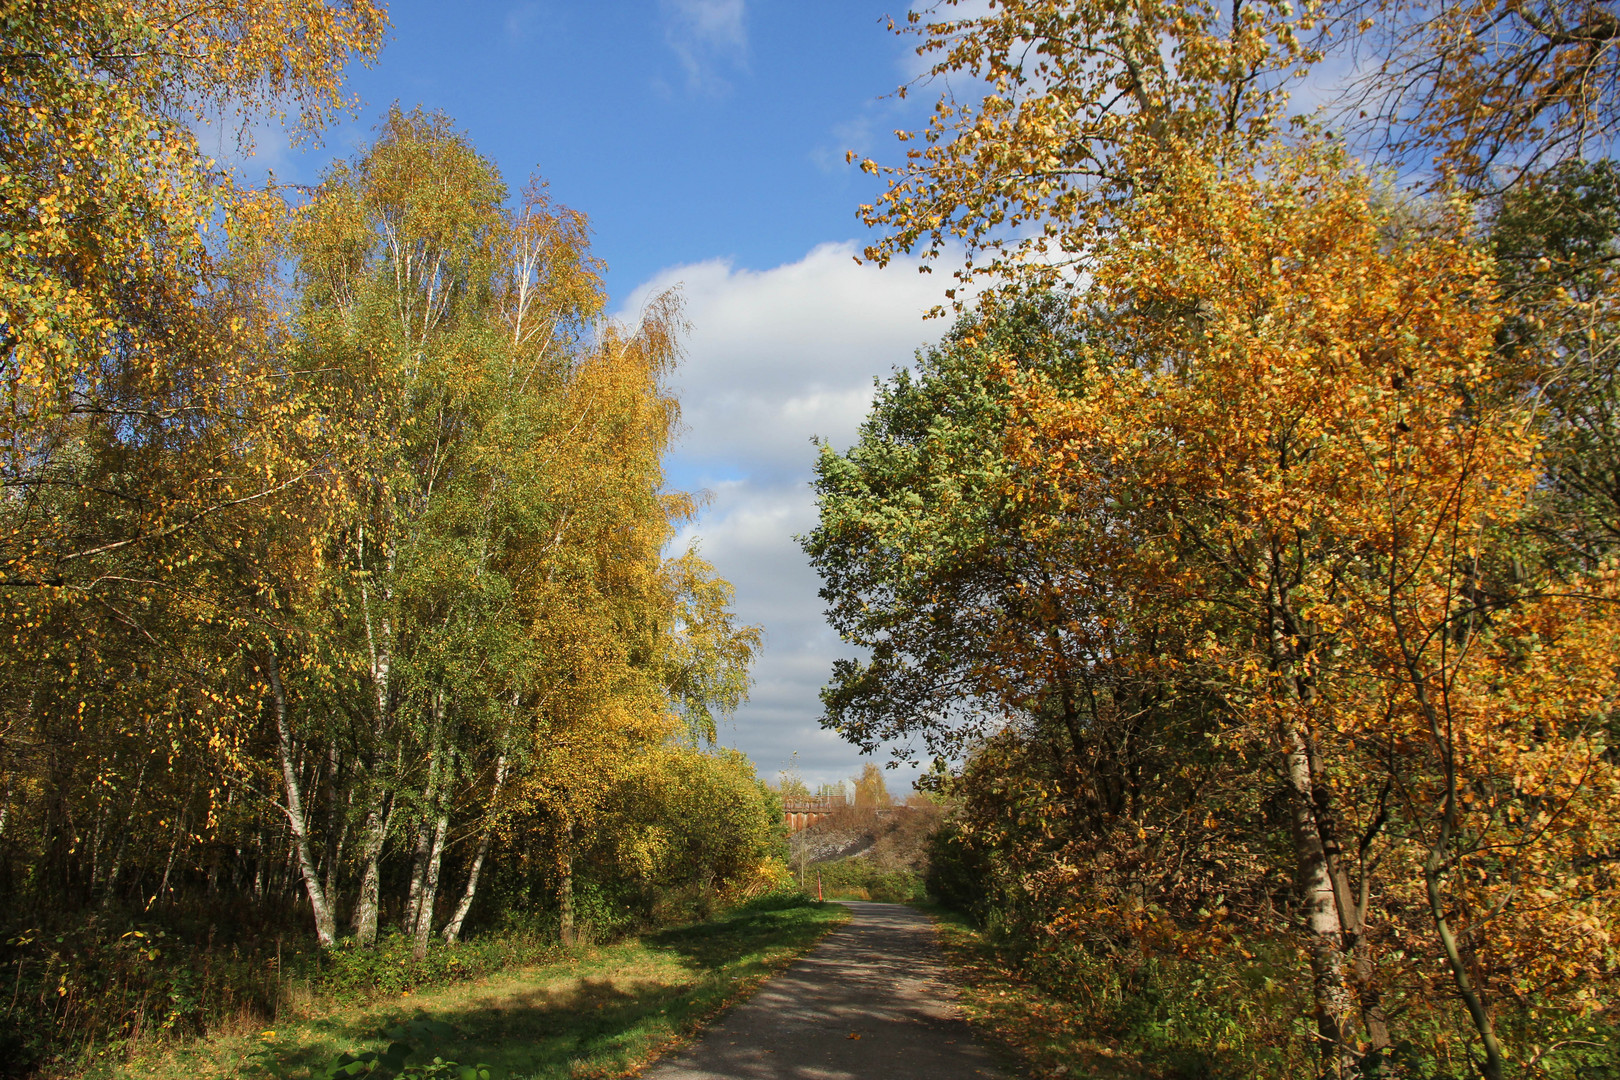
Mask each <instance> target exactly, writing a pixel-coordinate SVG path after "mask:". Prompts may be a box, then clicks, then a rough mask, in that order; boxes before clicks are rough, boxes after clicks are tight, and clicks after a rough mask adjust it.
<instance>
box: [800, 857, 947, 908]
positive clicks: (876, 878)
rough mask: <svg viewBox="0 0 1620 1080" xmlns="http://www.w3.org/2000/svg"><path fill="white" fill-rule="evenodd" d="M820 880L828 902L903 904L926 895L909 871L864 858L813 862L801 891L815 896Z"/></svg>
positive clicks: (921, 882) (912, 873)
mask: <svg viewBox="0 0 1620 1080" xmlns="http://www.w3.org/2000/svg"><path fill="white" fill-rule="evenodd" d="M818 878H819V879H820V881H821V888H822V895H824V896H825V897H826V898H827V899H828V900H880V901H882V902H884V903H888V904H905V903H910V902H912V901H916V900H921V899H923V897H924V896H925V895H926V890H925V889H924V888H923V880H922V878H921V877H920V876H919V875H918V874H916V873H914V872H912V871H910V870H897V869H888V868H885V867H882V866H880V865H879V864H877V863H875V862H873V861H872V860H871V859H868V858H860V857H852V858H848V859H830V860H828V861H827V862H822V863H816V864H814V866H812V867H811V868H810V870H809V871H808V872H807V873H806V874H805V883H804V888H805V891H806V892H807V893H809V894H811V895H814V894H815V890H816V881H817V879H818Z"/></svg>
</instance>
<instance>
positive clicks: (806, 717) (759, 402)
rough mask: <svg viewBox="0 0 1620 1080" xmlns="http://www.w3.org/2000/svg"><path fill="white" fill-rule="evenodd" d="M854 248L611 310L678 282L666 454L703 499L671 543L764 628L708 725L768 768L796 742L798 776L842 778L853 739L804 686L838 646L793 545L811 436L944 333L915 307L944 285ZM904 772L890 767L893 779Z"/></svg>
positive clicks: (834, 424) (853, 419)
mask: <svg viewBox="0 0 1620 1080" xmlns="http://www.w3.org/2000/svg"><path fill="white" fill-rule="evenodd" d="M855 253H856V246H855V245H854V244H847V243H846V244H825V245H822V246H820V247H818V248H816V249H815V250H813V251H811V252H810V253H809V254H807V255H806V256H805V257H804V258H802V259H800V260H799V261H797V262H794V263H789V264H786V265H784V266H778V267H776V268H774V269H771V270H763V271H759V270H748V269H741V268H738V267H736V266H734V265H732V264H731V263H730V262H727V261H722V260H717V261H710V262H704V263H697V264H693V265H689V266H680V267H674V268H671V269H669V270H665V271H663V272H661V273H659V274H657V275H655V276H654V277H653V279H652V280H650V281H648V282H646V283H645V284H643V285H642V286H640V287H639V288H638V289H637V290H636V291H635V292H634V293H633V294H632V295H631V296H630V297H629V298H628V300H627V301H626V303H625V304H624V306H623V308H622V310H621V318H633V317H634V316H635V314H636V313H637V312H638V311H639V310H640V309H641V307H642V305H644V304H645V303H646V301H647V299H648V297H650V296H652V295H654V294H656V293H658V292H661V291H662V290H664V289H666V288H669V287H671V286H674V285H677V284H680V285H681V286H682V289H683V292H684V295H685V299H686V314H687V318H688V319H689V320H690V322H691V324H692V332H691V335H690V337H689V339H688V341H687V350H686V352H687V356H686V360H685V362H684V363H683V364H682V367H681V370H680V372H679V373H678V375H677V377H676V379H675V384H676V388H677V389H678V390H679V392H680V395H681V404H682V415H683V418H684V420H685V423H686V426H687V432H686V434H685V436H684V437H683V439H682V440H681V443H680V445H679V446H678V447H677V449H676V451H675V453H674V454H673V455H672V456H671V460H670V471H671V474H672V479H673V481H674V482H675V483H677V484H684V485H688V486H701V487H707V488H709V489H710V490H711V491H712V492H713V501H712V502H711V504H710V505H709V508H708V509H707V510H706V511H705V512H704V514H703V516H702V518H701V519H700V520H699V521H698V522H697V523H696V524H694V525H692V526H690V527H688V528H687V529H686V530H685V532H684V533H683V535H682V536H681V537H680V538H679V539H678V541H677V542H678V543H679V544H682V545H684V544H685V543H686V542H688V541H691V540H696V541H697V542H698V543H699V544H700V545H701V550H702V552H703V554H704V555H705V557H707V558H708V559H709V560H710V561H711V562H713V563H714V564H715V566H716V567H717V568H718V569H719V571H720V573H721V574H722V575H724V576H725V577H727V578H728V579H730V581H731V582H732V584H733V585H735V586H736V588H737V609H738V612H739V614H740V615H741V616H742V618H743V619H744V620H746V621H748V622H752V623H758V624H760V625H763V626H764V627H765V631H766V635H767V641H766V647H765V651H764V654H763V655H762V656H761V658H760V661H759V663H758V665H757V666H756V668H755V678H756V682H755V687H754V692H753V696H752V698H751V699H750V701H749V703H748V704H747V705H745V706H744V707H743V709H742V710H741V711H740V712H739V713H738V714H737V717H736V719H735V720H734V721H733V722H732V723H731V724H729V725H727V726H726V727H725V728H724V729H723V730H722V740H723V741H725V742H726V743H728V744H729V745H734V746H737V747H739V748H740V749H742V750H744V751H746V752H747V753H748V754H749V755H750V756H751V757H753V759H754V761H755V763H756V764H757V765H758V766H759V769H760V772H761V773H762V774H763V775H766V776H773V775H774V774H775V773H776V771H777V770H778V769H780V768H782V767H783V766H784V765H785V764H787V762H788V761H789V759H790V758H791V756H792V755H793V753H794V752H795V751H797V752H798V755H799V757H798V764H799V768H800V770H801V772H802V773H803V775H804V777H805V779H806V781H807V782H809V783H811V784H816V783H821V782H824V781H825V782H831V781H836V780H840V779H842V778H844V777H847V776H852V775H854V774H855V773H856V772H857V771H859V767H860V760H859V757H858V756H857V754H856V752H855V748H854V747H852V746H850V745H849V744H847V743H844V742H843V741H841V740H840V739H838V737H837V736H836V735H833V734H832V733H831V732H827V731H823V730H821V728H820V726H819V724H818V722H817V721H818V719H819V717H820V715H821V706H820V701H819V700H818V697H817V692H818V691H819V690H820V688H821V686H822V684H823V683H824V682H825V681H826V678H827V675H828V673H829V672H830V670H831V667H832V661H833V658H834V657H836V656H839V655H848V652H849V650H848V647H847V646H844V645H843V644H842V643H841V642H839V641H838V639H837V636H836V635H835V634H833V633H832V631H831V630H830V629H828V627H827V625H826V623H825V622H824V621H823V619H822V615H821V611H822V602H821V600H820V598H819V597H818V596H817V595H816V590H817V588H818V587H819V582H818V579H817V577H816V575H815V573H814V571H812V570H811V569H810V567H809V565H808V563H807V562H806V560H805V557H804V554H803V552H801V551H800V550H799V546H798V544H797V543H796V542H795V541H794V539H793V536H794V535H795V534H802V533H806V532H808V531H809V530H810V529H811V528H813V527H814V525H815V520H816V508H815V499H814V495H813V493H812V491H811V489H810V477H811V466H812V463H813V461H814V453H815V451H814V449H813V447H812V446H811V445H810V439H811V437H812V436H819V437H822V438H825V439H827V440H828V441H829V442H831V443H832V444H833V445H834V446H835V447H839V448H842V447H846V446H848V445H850V444H851V443H853V442H854V440H855V438H856V436H857V435H858V433H859V427H860V423H861V420H862V419H863V418H864V417H865V414H866V410H867V408H868V406H869V405H870V404H871V398H872V391H873V378H874V377H880V378H881V377H887V376H888V375H889V374H890V373H891V372H892V371H893V370H894V368H896V367H899V366H904V365H906V364H908V363H909V362H910V361H911V359H912V356H913V354H914V352H915V351H916V349H917V348H918V347H920V346H922V345H924V344H926V343H928V342H930V341H933V340H936V339H937V338H938V337H939V335H940V334H941V333H942V332H943V331H944V329H945V326H944V324H943V323H940V322H928V321H925V320H924V318H923V315H924V313H925V312H926V311H927V310H928V309H930V308H931V307H933V306H934V305H935V304H937V303H939V302H940V299H941V295H942V292H943V289H944V287H945V286H946V284H947V282H945V281H944V280H941V279H938V278H936V277H934V276H932V275H921V274H918V273H917V272H916V267H917V264H916V262H914V261H911V260H896V261H895V263H894V264H892V265H891V266H890V267H889V268H888V269H885V270H879V269H877V268H876V267H874V266H871V265H863V266H857V265H856V264H855V262H854V255H855ZM912 775H913V774H912V773H911V772H909V771H902V772H900V773H899V774H897V775H891V787H894V788H896V789H900V788H904V787H905V786H906V784H907V783H909V781H910V779H911V777H912Z"/></svg>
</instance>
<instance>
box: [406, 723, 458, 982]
mask: <svg viewBox="0 0 1620 1080" xmlns="http://www.w3.org/2000/svg"><path fill="white" fill-rule="evenodd" d="M454 763H455V755H454V753H451V754H447V755H446V761H445V771H446V773H452V772H453V767H454ZM450 786H451V785H450V783H449V782H446V783H442V784H441V785H440V797H439V807H438V821H437V822H436V823H435V824H434V827H433V849H432V850H431V851H430V852H429V853H428V863H427V878H426V880H425V881H424V882H423V884H422V904H421V907H420V908H419V909H418V910H417V913H416V926H415V927H414V932H415V934H416V945H415V947H414V948H413V949H412V950H411V955H412V956H414V957H415V958H416V959H418V960H421V959H424V958H425V957H426V956H427V948H428V937H429V936H430V935H431V934H432V933H433V904H434V901H435V900H436V899H437V898H438V895H439V865H440V861H441V860H442V859H443V858H444V839H445V836H446V835H447V834H448V833H449V831H450V800H449V799H448V798H447V797H445V793H444V789H445V788H448V787H450Z"/></svg>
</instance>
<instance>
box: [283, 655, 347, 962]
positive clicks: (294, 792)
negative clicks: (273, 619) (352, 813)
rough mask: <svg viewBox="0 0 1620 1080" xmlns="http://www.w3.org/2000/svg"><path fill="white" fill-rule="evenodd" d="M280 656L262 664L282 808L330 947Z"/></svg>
mask: <svg viewBox="0 0 1620 1080" xmlns="http://www.w3.org/2000/svg"><path fill="white" fill-rule="evenodd" d="M280 663H281V661H280V659H279V658H278V657H277V656H276V654H275V653H274V652H267V653H266V654H265V666H266V668H268V669H269V674H270V691H271V693H272V694H274V695H275V701H276V733H277V735H278V736H279V744H278V748H279V750H280V754H281V777H282V780H283V782H284V784H285V786H286V789H287V804H286V806H284V807H283V808H282V809H283V811H284V812H285V813H286V815H287V827H288V828H289V829H291V830H292V839H293V844H294V845H295V848H296V853H297V856H298V868H299V870H301V871H302V872H303V876H304V891H305V893H307V894H308V896H309V907H310V910H311V911H312V912H313V913H314V915H315V936H316V938H318V939H319V940H320V943H321V947H322V948H323V949H324V948H329V947H331V946H332V945H333V944H335V943H336V941H337V925H336V923H335V922H334V920H333V918H332V909H331V908H329V907H328V906H327V904H326V891H325V890H324V889H323V888H321V879H320V873H319V872H318V871H317V869H316V866H315V859H314V858H313V856H312V855H311V854H310V849H309V834H308V831H307V829H306V828H305V825H306V822H305V819H304V800H303V796H302V793H301V792H300V791H299V787H298V770H297V768H296V767H295V765H294V763H293V741H292V727H291V725H290V724H289V723H288V721H287V692H286V688H285V687H283V686H282V684H281V669H280Z"/></svg>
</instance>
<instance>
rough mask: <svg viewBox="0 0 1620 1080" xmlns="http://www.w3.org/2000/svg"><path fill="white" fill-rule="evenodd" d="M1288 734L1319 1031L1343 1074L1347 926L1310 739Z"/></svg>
mask: <svg viewBox="0 0 1620 1080" xmlns="http://www.w3.org/2000/svg"><path fill="white" fill-rule="evenodd" d="M1287 738H1288V748H1287V752H1286V754H1285V767H1286V770H1287V775H1288V783H1289V789H1290V790H1289V795H1290V799H1289V802H1290V803H1291V804H1292V805H1291V814H1290V816H1291V819H1292V821H1291V824H1292V826H1293V829H1292V832H1293V840H1294V859H1295V872H1296V887H1297V889H1298V893H1299V901H1300V908H1301V910H1302V912H1303V914H1304V917H1305V929H1306V933H1307V935H1308V938H1309V940H1308V946H1307V947H1308V949H1309V951H1310V958H1311V984H1312V991H1313V997H1314V998H1315V1004H1316V1031H1317V1037H1318V1038H1319V1039H1320V1040H1321V1051H1322V1056H1323V1059H1324V1061H1325V1062H1326V1063H1327V1066H1328V1073H1329V1074H1330V1075H1334V1076H1344V1075H1348V1074H1350V1073H1352V1072H1353V1071H1354V1068H1355V1056H1354V1052H1353V1047H1351V1045H1350V1043H1349V1040H1348V1038H1347V1037H1346V1036H1347V1032H1346V1026H1347V1023H1348V1021H1349V1018H1350V993H1349V988H1348V987H1347V986H1346V985H1345V981H1344V967H1345V955H1344V932H1343V927H1342V926H1341V925H1340V923H1339V910H1338V905H1337V903H1336V902H1335V900H1334V895H1333V880H1332V877H1331V875H1330V874H1329V872H1328V860H1327V852H1326V851H1325V849H1324V848H1323V846H1322V838H1321V835H1320V834H1319V833H1318V832H1317V828H1316V820H1315V813H1314V810H1315V807H1314V804H1313V800H1312V798H1311V775H1310V763H1309V761H1308V759H1307V757H1306V747H1305V740H1304V737H1303V736H1302V735H1301V734H1300V733H1299V732H1298V731H1297V730H1293V731H1290V732H1288V735H1287Z"/></svg>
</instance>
